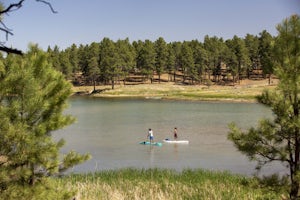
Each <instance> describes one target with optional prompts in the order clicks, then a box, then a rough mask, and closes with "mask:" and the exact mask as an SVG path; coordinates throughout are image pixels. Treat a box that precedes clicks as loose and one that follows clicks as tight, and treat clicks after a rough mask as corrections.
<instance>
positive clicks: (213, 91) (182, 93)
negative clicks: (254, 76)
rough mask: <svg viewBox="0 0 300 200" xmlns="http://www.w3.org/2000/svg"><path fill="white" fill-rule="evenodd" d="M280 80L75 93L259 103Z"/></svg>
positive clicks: (87, 89) (86, 89) (104, 88)
mask: <svg viewBox="0 0 300 200" xmlns="http://www.w3.org/2000/svg"><path fill="white" fill-rule="evenodd" d="M276 86H277V82H275V83H274V82H273V83H272V84H271V85H269V84H268V82H267V80H265V79H264V80H257V81H249V80H245V81H241V83H240V84H236V85H234V86H220V85H212V86H206V85H182V84H176V83H174V82H167V83H152V84H150V83H145V84H136V85H115V89H111V86H110V85H105V86H103V85H102V86H96V91H93V86H79V87H75V86H74V87H73V88H72V90H73V95H72V96H88V97H94V98H126V99H130V98H132V99H151V100H174V101H175V100H178V101H212V102H250V103H257V100H256V97H257V96H258V95H260V94H261V93H262V92H263V91H264V90H266V89H271V90H272V89H274V88H275V87H276Z"/></svg>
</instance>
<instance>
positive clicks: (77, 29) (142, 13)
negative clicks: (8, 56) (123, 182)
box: [0, 0, 300, 51]
mask: <svg viewBox="0 0 300 200" xmlns="http://www.w3.org/2000/svg"><path fill="white" fill-rule="evenodd" d="M48 1H49V2H50V3H51V4H52V6H53V7H54V9H55V10H56V11H58V13H57V14H53V13H52V12H51V10H50V9H49V7H47V6H46V5H44V4H42V3H37V2H36V1H34V0H27V1H25V4H24V7H22V8H21V9H20V10H18V11H15V12H13V13H10V15H9V16H5V18H4V23H5V24H6V26H8V27H9V28H11V29H12V30H13V33H14V35H13V36H9V38H8V41H6V45H8V46H12V47H14V48H18V49H21V50H24V51H26V49H27V46H28V44H29V43H30V42H32V43H37V44H38V45H39V46H40V47H42V48H43V49H46V48H47V47H48V46H51V47H54V45H57V46H58V47H59V48H60V49H64V48H66V47H69V46H71V45H72V44H73V43H74V44H76V45H80V44H90V43H91V42H100V41H101V40H102V39H103V38H104V37H108V38H110V39H112V40H118V39H125V38H129V40H130V41H131V42H132V41H137V40H145V39H149V40H151V41H155V40H156V39H157V38H158V37H163V38H164V39H165V40H166V41H167V42H173V41H184V40H186V41H190V40H193V39H198V40H199V41H203V38H204V36H205V35H209V36H217V37H222V38H223V39H225V40H226V39H231V38H232V37H233V36H234V35H237V36H239V37H244V36H245V35H246V34H247V33H249V34H253V35H258V34H259V33H260V32H261V31H263V30H267V31H268V32H269V33H271V34H272V35H276V34H277V31H276V25H277V24H279V23H281V22H282V20H283V19H285V18H287V17H289V16H291V15H292V14H300V0H85V1H84V0H48ZM1 2H5V5H8V4H9V3H12V2H17V0H5V1H1ZM0 38H1V41H5V35H4V34H2V35H0Z"/></svg>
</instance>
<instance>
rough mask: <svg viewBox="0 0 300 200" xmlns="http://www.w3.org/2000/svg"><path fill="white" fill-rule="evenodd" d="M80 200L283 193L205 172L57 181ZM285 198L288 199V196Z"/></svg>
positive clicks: (132, 172)
mask: <svg viewBox="0 0 300 200" xmlns="http://www.w3.org/2000/svg"><path fill="white" fill-rule="evenodd" d="M54 181H55V182H56V183H55V184H56V185H57V187H58V188H61V187H67V188H68V189H69V190H73V191H75V192H76V199H78V200H96V199H97V200H99V199H104V200H106V199H153V200H154V199H160V200H164V199H189V200H190V199H205V200H210V199H211V200H216V199H224V200H225V199H228V200H234V199H239V200H240V199H248V200H251V199H272V200H273V199H274V200H276V199H282V198H283V197H284V194H283V193H282V192H281V191H280V190H272V189H270V188H262V187H259V184H258V181H257V180H256V179H254V178H246V177H243V176H237V175H232V174H229V173H225V172H211V171H205V170H184V171H183V172H181V173H178V172H175V171H171V170H159V169H148V170H137V169H122V170H113V171H102V172H98V173H93V174H88V175H70V176H67V177H64V178H57V179H55V180H54ZM285 196H286V195H285Z"/></svg>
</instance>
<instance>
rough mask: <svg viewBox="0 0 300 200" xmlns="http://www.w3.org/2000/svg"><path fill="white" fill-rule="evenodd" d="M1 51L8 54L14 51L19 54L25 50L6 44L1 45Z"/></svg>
mask: <svg viewBox="0 0 300 200" xmlns="http://www.w3.org/2000/svg"><path fill="white" fill-rule="evenodd" d="M0 51H4V52H6V53H8V54H9V53H13V54H17V55H23V52H22V51H21V50H18V49H13V48H9V47H6V46H0Z"/></svg>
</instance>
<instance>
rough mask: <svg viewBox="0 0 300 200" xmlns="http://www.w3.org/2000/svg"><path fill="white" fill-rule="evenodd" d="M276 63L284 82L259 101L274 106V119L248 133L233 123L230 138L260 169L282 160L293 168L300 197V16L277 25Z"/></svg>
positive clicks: (293, 194)
mask: <svg viewBox="0 0 300 200" xmlns="http://www.w3.org/2000/svg"><path fill="white" fill-rule="evenodd" d="M277 30H278V33H279V34H278V36H277V37H276V38H275V42H274V44H273V45H274V46H273V48H272V49H273V53H274V55H275V56H274V58H273V60H272V63H271V64H272V66H274V67H275V70H274V72H275V74H276V76H277V77H278V78H279V80H280V83H279V85H278V87H277V88H276V90H275V91H265V92H264V93H263V94H262V95H261V96H260V97H259V101H260V102H261V103H263V104H265V105H267V106H270V108H271V109H272V111H273V113H274V120H270V119H264V120H262V121H261V122H260V124H259V126H258V127H257V128H250V129H249V130H248V131H247V132H244V131H242V130H241V129H239V128H238V127H237V126H236V125H235V124H231V125H230V133H229V135H228V138H229V139H230V140H231V141H233V142H234V144H235V146H236V147H237V148H238V150H239V151H241V152H242V153H244V154H245V155H246V156H248V157H249V158H250V159H251V160H255V161H257V162H258V166H257V167H258V169H260V168H261V167H262V166H264V165H265V164H267V163H270V162H274V161H279V162H282V163H284V164H285V165H286V166H287V167H288V168H289V179H290V187H289V188H290V189H289V194H290V199H292V200H296V199H299V198H300V196H299V187H300V176H299V175H300V99H299V97H300V81H299V80H300V59H299V56H300V17H299V16H298V15H293V16H291V17H290V18H288V19H286V20H284V21H283V22H282V23H281V24H279V25H278V26H277Z"/></svg>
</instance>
